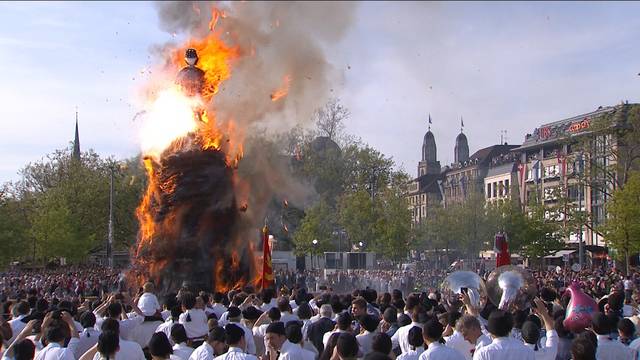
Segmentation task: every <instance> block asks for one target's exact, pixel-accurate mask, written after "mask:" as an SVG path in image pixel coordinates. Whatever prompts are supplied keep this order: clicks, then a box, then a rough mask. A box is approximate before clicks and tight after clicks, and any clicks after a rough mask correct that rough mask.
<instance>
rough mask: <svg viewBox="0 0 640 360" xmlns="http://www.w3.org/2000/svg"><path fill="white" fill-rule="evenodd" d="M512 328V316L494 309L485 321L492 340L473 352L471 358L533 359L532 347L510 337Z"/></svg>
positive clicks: (489, 359)
mask: <svg viewBox="0 0 640 360" xmlns="http://www.w3.org/2000/svg"><path fill="white" fill-rule="evenodd" d="M512 328H513V316H512V315H511V314H510V313H508V312H505V311H502V310H494V311H493V312H492V313H491V315H489V320H488V322H487V329H488V330H489V333H490V334H491V337H492V338H493V341H492V342H491V344H489V345H487V346H483V347H482V348H480V349H478V351H476V352H474V354H473V360H513V359H517V360H535V355H534V353H533V350H532V349H529V348H528V347H526V346H525V345H524V344H523V343H522V341H520V340H517V339H514V338H512V337H510V333H511V329H512Z"/></svg>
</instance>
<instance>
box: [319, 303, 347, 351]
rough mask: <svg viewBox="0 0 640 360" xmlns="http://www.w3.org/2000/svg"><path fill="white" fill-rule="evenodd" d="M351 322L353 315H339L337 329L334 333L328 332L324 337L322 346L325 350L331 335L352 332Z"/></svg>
mask: <svg viewBox="0 0 640 360" xmlns="http://www.w3.org/2000/svg"><path fill="white" fill-rule="evenodd" d="M351 320H352V318H351V315H350V314H349V313H348V312H343V313H340V314H339V315H338V319H337V321H336V326H335V328H334V329H333V330H332V331H329V332H326V333H325V334H324V335H323V336H322V344H323V346H324V348H325V349H326V348H327V343H328V342H329V338H330V337H331V335H333V334H335V333H345V332H351V330H352V328H351Z"/></svg>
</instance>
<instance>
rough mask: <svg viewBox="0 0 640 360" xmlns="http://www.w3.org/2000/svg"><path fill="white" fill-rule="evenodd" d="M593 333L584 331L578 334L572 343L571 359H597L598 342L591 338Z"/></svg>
mask: <svg viewBox="0 0 640 360" xmlns="http://www.w3.org/2000/svg"><path fill="white" fill-rule="evenodd" d="M592 335H593V333H591V332H587V331H585V332H583V333H580V334H578V335H577V336H576V337H575V338H574V339H573V341H572V343H571V359H573V360H596V346H597V345H596V344H595V342H594V340H593V339H592V338H591V336H592Z"/></svg>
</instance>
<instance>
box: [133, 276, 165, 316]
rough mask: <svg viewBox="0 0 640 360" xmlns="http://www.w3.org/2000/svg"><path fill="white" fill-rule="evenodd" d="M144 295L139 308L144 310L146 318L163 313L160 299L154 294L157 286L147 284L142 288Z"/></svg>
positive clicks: (139, 301)
mask: <svg viewBox="0 0 640 360" xmlns="http://www.w3.org/2000/svg"><path fill="white" fill-rule="evenodd" d="M142 290H143V291H144V292H143V294H142V295H141V296H140V299H138V307H139V308H140V310H142V313H143V314H144V316H148V317H151V316H156V315H159V313H160V312H161V311H162V308H161V307H160V303H159V302H158V298H157V297H156V295H155V294H154V291H155V286H154V285H153V283H150V282H147V283H145V284H144V285H143V286H142Z"/></svg>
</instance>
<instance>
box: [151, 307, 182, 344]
mask: <svg viewBox="0 0 640 360" xmlns="http://www.w3.org/2000/svg"><path fill="white" fill-rule="evenodd" d="M181 313H182V311H181V309H180V307H179V306H174V307H173V308H172V309H171V316H169V317H168V318H167V320H166V321H165V322H163V323H162V324H160V325H158V327H157V328H156V331H155V332H163V333H164V334H165V335H167V336H168V337H169V342H171V343H172V344H174V345H175V343H173V340H172V339H171V329H172V328H173V325H176V324H179V322H178V321H179V319H180V314H181Z"/></svg>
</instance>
